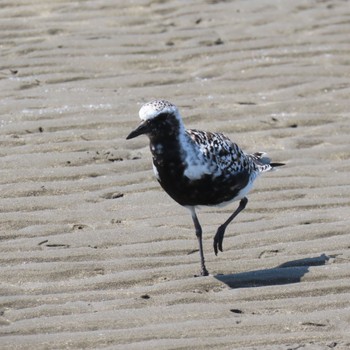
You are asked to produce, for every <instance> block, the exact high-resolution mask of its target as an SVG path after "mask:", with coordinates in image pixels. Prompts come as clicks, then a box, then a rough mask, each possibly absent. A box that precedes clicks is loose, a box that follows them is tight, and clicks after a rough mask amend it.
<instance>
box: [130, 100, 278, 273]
mask: <svg viewBox="0 0 350 350" xmlns="http://www.w3.org/2000/svg"><path fill="white" fill-rule="evenodd" d="M139 116H140V119H141V123H140V125H139V126H138V127H137V128H136V129H135V130H133V131H132V132H131V133H130V134H129V135H128V136H127V139H132V138H134V137H137V136H139V135H142V134H146V135H147V136H148V137H149V140H150V149H151V153H152V158H153V170H154V173H155V176H156V178H157V180H158V182H159V183H160V185H161V186H162V188H163V189H164V190H165V192H166V193H167V194H168V195H169V196H170V197H171V198H172V199H174V200H175V201H176V202H177V203H179V204H180V205H182V206H183V207H185V208H187V209H188V210H189V211H190V213H191V216H192V220H193V224H194V227H195V232H196V236H197V239H198V244H199V254H200V262H201V271H200V275H201V276H207V275H208V274H209V273H208V270H207V268H206V266H205V259H204V252H203V243H202V227H201V225H200V223H199V220H198V217H197V214H196V207H198V206H222V205H226V204H228V203H230V202H233V201H239V205H238V208H237V209H236V210H235V211H234V212H233V214H232V215H231V216H230V217H229V218H228V219H227V220H226V221H225V222H224V223H223V224H222V225H221V226H219V228H218V230H217V232H216V234H215V236H214V243H213V246H214V252H215V255H217V254H218V251H219V250H220V251H221V252H222V251H223V248H222V244H223V239H224V234H225V230H226V228H227V226H228V225H229V223H230V222H231V221H232V220H233V219H234V218H235V217H236V216H237V215H238V214H239V213H240V212H241V211H242V210H243V209H244V208H245V207H246V205H247V203H248V199H247V197H246V196H247V194H248V192H249V191H250V190H251V188H252V185H253V182H254V180H255V179H256V178H257V177H258V176H259V175H260V174H261V173H264V172H267V171H270V170H273V169H274V168H275V167H277V166H281V165H284V164H283V163H271V161H270V159H269V158H268V156H267V155H266V154H265V153H263V152H257V153H253V154H247V153H245V152H243V151H242V150H241V148H240V147H239V146H238V145H237V144H236V143H234V142H232V141H231V140H230V139H229V138H227V137H226V136H225V135H223V134H221V133H214V132H205V131H200V130H194V129H185V126H184V124H183V122H182V118H181V115H180V113H179V110H178V108H177V107H176V106H175V105H173V104H172V103H170V102H168V101H165V100H154V101H151V102H148V103H146V104H144V105H143V106H142V107H141V109H140V112H139Z"/></svg>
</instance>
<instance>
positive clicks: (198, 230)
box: [190, 207, 209, 276]
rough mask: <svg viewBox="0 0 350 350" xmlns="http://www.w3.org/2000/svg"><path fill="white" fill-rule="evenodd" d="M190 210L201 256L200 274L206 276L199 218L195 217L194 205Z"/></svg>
mask: <svg viewBox="0 0 350 350" xmlns="http://www.w3.org/2000/svg"><path fill="white" fill-rule="evenodd" d="M190 211H191V215H192V220H193V223H194V228H195V230H196V236H197V239H198V245H199V255H200V258H201V273H200V275H201V276H208V275H209V272H208V270H207V268H206V267H205V261H204V253H203V243H202V227H201V225H200V223H199V220H198V218H197V214H196V211H195V209H194V207H191V208H190Z"/></svg>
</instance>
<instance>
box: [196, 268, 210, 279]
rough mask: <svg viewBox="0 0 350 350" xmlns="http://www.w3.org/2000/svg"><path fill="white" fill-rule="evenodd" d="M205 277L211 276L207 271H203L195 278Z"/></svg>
mask: <svg viewBox="0 0 350 350" xmlns="http://www.w3.org/2000/svg"><path fill="white" fill-rule="evenodd" d="M205 276H209V272H208V270H207V269H202V270H201V272H200V273H199V274H198V275H194V277H205Z"/></svg>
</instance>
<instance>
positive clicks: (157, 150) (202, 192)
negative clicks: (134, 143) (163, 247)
mask: <svg viewBox="0 0 350 350" xmlns="http://www.w3.org/2000/svg"><path fill="white" fill-rule="evenodd" d="M169 146H170V147H169ZM151 152H152V155H153V164H154V167H155V169H156V170H157V179H158V181H159V183H160V185H161V186H162V188H163V189H164V190H165V191H166V192H167V193H168V195H169V196H170V197H171V198H173V199H174V200H175V201H176V202H178V203H179V204H181V205H184V206H195V205H217V204H220V203H222V202H226V201H230V200H232V199H234V198H235V197H236V196H237V195H238V193H239V191H240V190H241V189H242V188H244V187H245V186H246V185H247V184H248V182H249V173H248V172H247V171H242V172H238V173H235V174H230V173H223V174H221V175H220V176H215V175H214V174H205V175H203V176H202V177H201V178H199V179H195V180H191V179H189V178H188V177H187V176H185V171H186V166H188V164H186V163H185V162H184V161H183V156H182V154H181V153H180V152H179V150H178V147H175V145H170V144H164V143H162V144H156V143H154V144H151Z"/></svg>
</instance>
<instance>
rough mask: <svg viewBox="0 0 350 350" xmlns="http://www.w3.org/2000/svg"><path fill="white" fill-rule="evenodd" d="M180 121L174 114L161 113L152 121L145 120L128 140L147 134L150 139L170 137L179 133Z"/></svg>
mask: <svg viewBox="0 0 350 350" xmlns="http://www.w3.org/2000/svg"><path fill="white" fill-rule="evenodd" d="M178 129H179V121H178V119H177V118H176V116H175V115H174V114H169V113H160V114H159V115H157V116H156V117H154V118H152V119H147V120H143V121H142V122H141V123H140V125H139V126H138V127H137V128H136V129H135V130H133V131H132V132H131V133H130V134H129V135H128V136H127V138H126V139H127V140H129V139H133V138H134V137H137V136H140V135H143V134H146V135H148V136H149V137H150V138H157V137H160V136H162V137H169V136H171V135H173V134H175V133H177V131H178Z"/></svg>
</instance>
